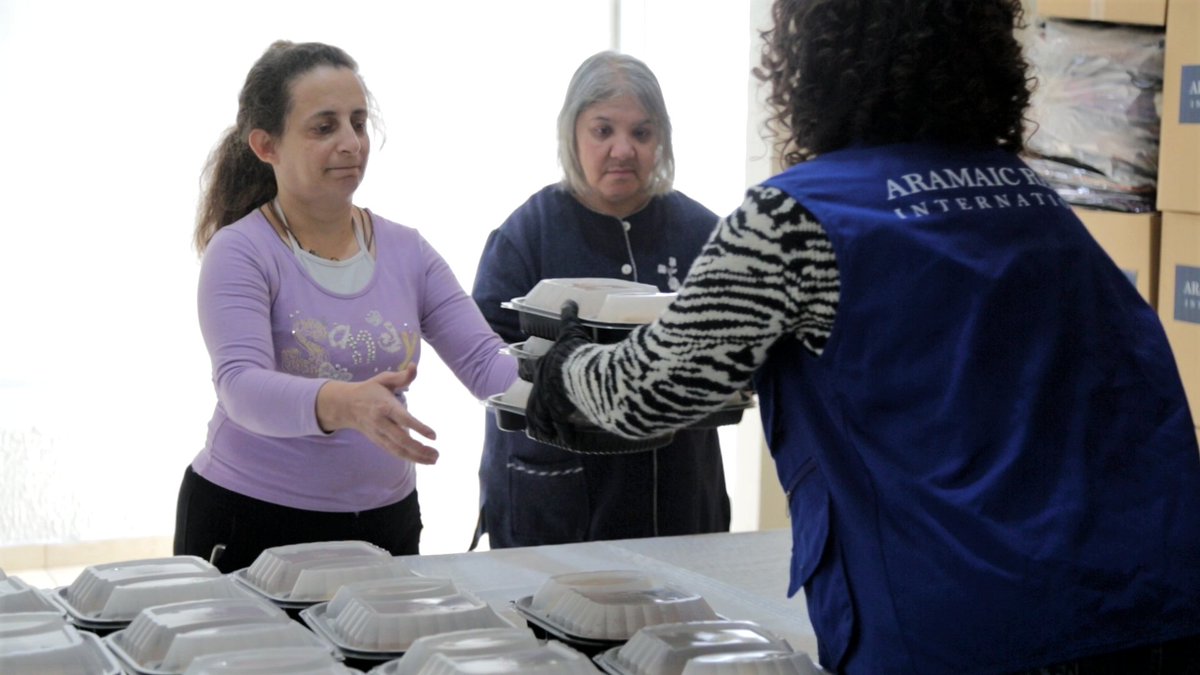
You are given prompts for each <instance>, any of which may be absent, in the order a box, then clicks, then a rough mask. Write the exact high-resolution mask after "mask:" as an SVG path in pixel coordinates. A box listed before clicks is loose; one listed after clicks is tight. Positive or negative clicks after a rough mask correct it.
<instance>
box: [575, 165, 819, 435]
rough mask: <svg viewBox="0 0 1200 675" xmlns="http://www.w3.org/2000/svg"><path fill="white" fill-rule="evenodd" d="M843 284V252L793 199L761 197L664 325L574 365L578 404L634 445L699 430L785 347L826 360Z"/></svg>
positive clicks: (717, 246)
mask: <svg viewBox="0 0 1200 675" xmlns="http://www.w3.org/2000/svg"><path fill="white" fill-rule="evenodd" d="M839 290H840V283H839V277H838V271H837V264H836V260H835V259H834V252H833V247H832V245H831V244H830V242H829V238H828V237H827V236H826V234H825V231H824V229H823V228H822V227H821V225H820V224H819V223H818V222H817V221H816V219H815V218H814V217H813V216H812V215H811V214H809V213H808V211H807V210H805V209H804V208H803V207H802V206H801V205H800V204H798V203H797V202H796V201H795V200H794V199H792V198H791V197H790V196H788V195H787V194H786V193H784V192H782V191H780V190H778V189H776V188H770V187H763V186H757V187H754V188H751V189H750V190H749V191H748V192H747V195H746V200H745V202H744V203H743V204H742V206H741V207H740V208H739V209H738V210H736V211H734V212H733V213H732V214H730V215H729V216H728V217H727V218H723V219H722V220H721V222H720V223H719V224H718V225H717V229H716V230H715V231H714V232H713V235H712V237H711V238H710V239H709V241H708V243H707V244H706V245H705V247H704V250H703V251H702V252H701V254H700V256H699V257H698V258H696V261H695V262H694V263H693V265H692V268H691V270H690V272H689V273H688V277H687V281H685V282H684V284H683V287H682V288H681V289H680V291H679V294H678V296H677V297H676V298H675V300H674V301H673V302H672V303H671V305H670V306H669V307H668V308H667V310H666V311H665V312H664V313H663V314H662V315H661V316H660V317H659V319H658V320H657V321H655V322H654V323H652V324H650V325H648V326H642V327H639V328H638V329H636V330H634V331H633V332H632V334H631V336H630V338H629V339H627V340H624V341H623V342H620V343H617V344H613V345H586V346H584V347H583V348H581V349H578V350H576V351H575V352H574V353H573V354H571V356H570V358H568V359H567V360H566V361H565V363H564V364H563V375H564V385H565V387H566V390H567V393H568V395H569V396H570V398H571V400H572V402H574V403H575V405H576V407H578V408H579V410H580V412H582V413H583V414H584V415H585V416H586V417H587V418H588V419H589V420H590V421H592V422H593V423H595V424H597V425H599V426H601V427H603V428H605V429H607V430H609V431H612V432H615V433H617V434H620V435H622V436H626V437H630V438H640V437H645V436H650V435H654V434H656V433H661V432H663V431H666V430H668V429H675V428H679V427H681V426H686V425H687V424H690V423H691V422H694V421H696V420H698V419H700V418H701V417H703V416H704V415H706V414H708V413H710V412H712V411H713V410H715V409H717V408H719V407H721V405H723V404H724V403H725V402H726V401H728V400H729V398H730V397H731V396H733V395H734V394H735V393H737V392H738V391H742V390H745V389H747V388H748V387H749V384H750V379H751V377H752V376H753V374H754V371H755V370H756V369H758V367H759V366H761V365H762V364H763V362H764V361H765V360H766V358H767V350H768V348H770V346H771V345H772V344H774V343H775V342H776V341H777V340H778V339H780V338H781V337H785V339H797V340H800V341H801V343H802V344H803V345H804V347H805V348H806V349H808V350H809V351H810V352H812V353H813V354H817V355H820V354H821V352H822V350H823V349H824V347H825V342H826V340H827V339H828V337H829V332H830V329H831V328H832V326H833V320H834V315H835V313H836V311H837V305H838V294H839Z"/></svg>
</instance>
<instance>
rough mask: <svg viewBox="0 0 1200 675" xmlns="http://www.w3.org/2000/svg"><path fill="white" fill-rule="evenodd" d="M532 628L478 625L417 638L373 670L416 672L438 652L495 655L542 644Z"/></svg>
mask: <svg viewBox="0 0 1200 675" xmlns="http://www.w3.org/2000/svg"><path fill="white" fill-rule="evenodd" d="M538 644H539V643H538V639H537V638H536V637H535V636H534V634H533V631H531V630H529V629H528V628H476V629H471V630H457V631H451V632H448V633H439V634H436V635H426V636H425V637H420V638H417V639H416V640H413V643H412V645H410V646H409V648H408V649H407V650H406V651H405V653H404V656H402V657H400V658H399V659H396V660H394V661H389V662H387V663H385V664H384V665H382V666H379V667H378V668H374V669H372V670H371V673H372V675H416V674H417V673H418V672H419V671H420V670H421V667H422V666H424V665H425V662H426V661H428V660H429V659H431V658H433V655H434V654H445V655H446V656H448V657H450V658H455V659H457V658H466V657H476V656H492V655H495V654H504V653H508V652H514V651H520V650H523V649H529V648H530V647H537V646H538Z"/></svg>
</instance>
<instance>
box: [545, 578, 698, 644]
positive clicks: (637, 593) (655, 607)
mask: <svg viewBox="0 0 1200 675" xmlns="http://www.w3.org/2000/svg"><path fill="white" fill-rule="evenodd" d="M531 607H532V608H533V609H535V610H537V611H539V612H540V613H541V614H542V616H543V617H544V619H545V620H546V621H548V622H549V623H551V624H552V625H553V626H554V627H556V628H559V629H560V630H562V631H563V632H565V633H567V634H569V635H573V636H577V637H581V638H587V639H593V640H627V639H629V638H630V637H631V636H632V635H633V634H634V633H636V632H637V631H638V630H639V629H641V628H643V627H645V626H652V625H655V624H662V623H678V622H682V621H705V620H714V619H717V618H719V617H718V616H717V614H716V612H714V611H713V609H712V608H711V607H710V606H709V605H708V602H707V601H705V600H704V598H702V597H701V596H699V595H697V594H695V593H691V592H688V591H684V590H681V589H678V588H674V587H671V586H665V585H660V584H659V583H658V582H656V581H655V580H653V579H652V578H650V577H648V576H646V575H643V574H640V573H637V572H630V571H614V572H598V573H573V574H570V575H561V576H559V577H554V578H552V579H550V580H549V582H548V583H547V584H545V585H543V587H542V588H540V589H539V590H538V593H536V594H535V595H534V596H533V599H532V601H531Z"/></svg>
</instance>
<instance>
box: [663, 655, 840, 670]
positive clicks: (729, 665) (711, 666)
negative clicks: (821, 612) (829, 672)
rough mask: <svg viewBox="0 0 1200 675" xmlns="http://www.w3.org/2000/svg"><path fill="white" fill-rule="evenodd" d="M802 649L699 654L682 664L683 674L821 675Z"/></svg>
mask: <svg viewBox="0 0 1200 675" xmlns="http://www.w3.org/2000/svg"><path fill="white" fill-rule="evenodd" d="M822 672H823V671H822V670H821V669H820V668H818V667H817V666H816V665H815V664H814V663H813V662H812V659H810V658H809V657H808V654H806V653H804V652H783V651H761V652H733V653H727V654H702V655H700V656H696V657H693V658H692V659H690V660H689V661H688V662H687V665H685V666H684V667H683V675H821V673H822Z"/></svg>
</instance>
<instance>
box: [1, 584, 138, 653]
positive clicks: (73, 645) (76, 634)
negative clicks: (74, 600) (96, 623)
mask: <svg viewBox="0 0 1200 675" xmlns="http://www.w3.org/2000/svg"><path fill="white" fill-rule="evenodd" d="M10 578H11V577H10ZM0 672H2V673H4V675H44V674H45V673H88V674H89V675H119V674H120V673H121V672H122V670H121V665H120V664H119V663H118V662H117V660H116V659H115V658H114V657H113V655H112V654H111V653H110V652H109V651H108V650H107V649H106V648H105V647H104V645H103V644H102V643H101V641H100V638H98V637H96V636H95V635H93V634H92V633H88V632H85V631H80V630H79V629H77V628H76V627H75V626H73V625H71V624H70V623H68V622H67V621H66V619H65V618H64V617H63V615H62V614H60V613H58V612H57V611H50V612H20V613H13V614H3V615H0Z"/></svg>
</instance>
